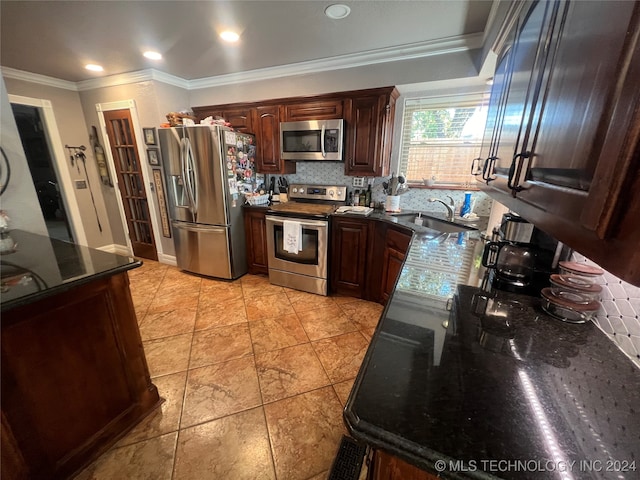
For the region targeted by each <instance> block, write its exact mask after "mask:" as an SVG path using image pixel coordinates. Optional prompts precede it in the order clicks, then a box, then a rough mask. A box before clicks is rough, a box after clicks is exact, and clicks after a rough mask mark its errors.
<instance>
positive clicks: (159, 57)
mask: <svg viewBox="0 0 640 480" xmlns="http://www.w3.org/2000/svg"><path fill="white" fill-rule="evenodd" d="M142 55H144V56H145V57H147V58H148V59H150V60H162V54H160V53H158V52H152V51H148V52H144V53H143V54H142Z"/></svg>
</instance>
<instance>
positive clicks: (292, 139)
mask: <svg viewBox="0 0 640 480" xmlns="http://www.w3.org/2000/svg"><path fill="white" fill-rule="evenodd" d="M343 139H344V120H342V119H340V120H308V121H305V122H282V123H280V156H281V158H282V159H283V160H293V161H319V160H320V161H321V160H325V161H326V160H330V161H342V160H343V159H344V157H343V153H342V152H343Z"/></svg>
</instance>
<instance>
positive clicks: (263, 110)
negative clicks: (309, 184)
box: [253, 105, 296, 173]
mask: <svg viewBox="0 0 640 480" xmlns="http://www.w3.org/2000/svg"><path fill="white" fill-rule="evenodd" d="M253 127H254V133H255V134H256V144H257V152H256V168H257V170H258V172H261V173H293V172H295V171H296V168H295V163H292V162H285V161H284V160H282V159H281V158H280V107H278V106H277V105H268V106H264V107H256V108H255V109H254V110H253Z"/></svg>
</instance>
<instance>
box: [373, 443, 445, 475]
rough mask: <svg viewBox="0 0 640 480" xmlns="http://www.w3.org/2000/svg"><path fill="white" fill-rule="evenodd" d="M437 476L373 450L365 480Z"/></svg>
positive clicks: (380, 451)
mask: <svg viewBox="0 0 640 480" xmlns="http://www.w3.org/2000/svg"><path fill="white" fill-rule="evenodd" d="M438 478H439V477H437V476H435V475H433V474H431V473H429V472H425V471H424V470H420V469H419V468H418V467H414V466H413V465H411V464H409V463H407V462H405V461H404V460H400V459H399V458H398V457H394V456H393V455H390V454H388V453H386V452H384V451H382V450H374V452H373V461H372V462H371V463H370V464H369V471H368V474H367V480H437V479H438Z"/></svg>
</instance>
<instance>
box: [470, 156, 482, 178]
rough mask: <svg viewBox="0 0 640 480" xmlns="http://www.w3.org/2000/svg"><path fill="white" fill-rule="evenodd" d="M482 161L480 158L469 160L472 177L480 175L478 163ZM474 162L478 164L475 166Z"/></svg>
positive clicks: (480, 170)
mask: <svg viewBox="0 0 640 480" xmlns="http://www.w3.org/2000/svg"><path fill="white" fill-rule="evenodd" d="M481 161H482V158H481V157H477V158H474V159H473V160H471V175H473V176H476V177H477V176H478V175H480V174H481V173H482V169H481V168H480V162H481ZM476 162H478V165H477V166H476Z"/></svg>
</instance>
